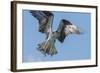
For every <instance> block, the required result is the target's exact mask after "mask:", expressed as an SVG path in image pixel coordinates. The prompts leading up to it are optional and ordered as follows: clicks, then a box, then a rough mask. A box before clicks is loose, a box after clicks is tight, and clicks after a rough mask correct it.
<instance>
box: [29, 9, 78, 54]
mask: <svg viewBox="0 0 100 73" xmlns="http://www.w3.org/2000/svg"><path fill="white" fill-rule="evenodd" d="M30 13H31V15H32V16H33V17H35V18H36V19H37V20H38V23H39V32H41V33H43V34H45V35H46V39H45V41H43V42H42V43H40V44H38V48H37V49H38V50H39V51H40V52H41V53H43V54H44V55H51V56H52V55H55V54H57V53H58V52H57V49H56V47H55V42H56V39H58V40H59V42H61V43H63V42H64V39H65V38H66V36H68V35H69V34H80V31H79V29H78V27H77V26H75V25H73V24H72V23H71V22H70V21H69V20H66V19H62V20H61V21H60V24H59V27H58V29H57V30H56V31H53V30H52V24H53V19H54V15H53V13H52V12H50V11H34V10H30Z"/></svg>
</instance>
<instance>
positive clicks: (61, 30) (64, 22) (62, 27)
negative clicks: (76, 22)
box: [56, 19, 72, 43]
mask: <svg viewBox="0 0 100 73" xmlns="http://www.w3.org/2000/svg"><path fill="white" fill-rule="evenodd" d="M67 25H72V23H71V22H69V21H68V20H65V19H62V20H61V21H60V24H59V27H58V29H57V31H56V32H57V39H58V40H59V41H60V42H61V43H63V42H64V39H65V37H66V36H67V35H66V33H65V28H66V26H67Z"/></svg>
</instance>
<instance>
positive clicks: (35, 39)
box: [22, 10, 91, 62]
mask: <svg viewBox="0 0 100 73" xmlns="http://www.w3.org/2000/svg"><path fill="white" fill-rule="evenodd" d="M52 13H53V14H54V20H53V30H56V29H57V28H58V25H59V22H60V20H61V19H66V20H69V21H71V22H72V23H73V24H74V25H76V26H78V27H79V29H80V31H81V32H82V34H81V35H75V34H73V35H69V36H68V37H66V39H65V41H64V43H60V42H59V41H58V40H57V41H56V44H55V45H56V49H57V51H58V54H56V55H54V56H48V55H47V56H44V55H43V54H42V53H41V52H39V51H38V50H37V49H36V48H37V44H38V43H41V42H43V41H44V40H45V35H44V34H42V33H40V32H38V21H37V19H35V18H34V17H33V16H32V15H31V13H29V10H23V12H22V14H23V16H22V17H23V18H22V19H23V28H22V30H23V37H22V38H23V40H22V41H23V51H22V57H23V59H22V60H23V62H42V61H64V60H83V59H90V58H91V55H90V54H91V52H90V51H91V45H90V42H91V41H90V34H91V32H90V30H91V29H90V27H91V23H90V22H91V21H90V19H91V14H90V13H82V12H81V13H79V12H52Z"/></svg>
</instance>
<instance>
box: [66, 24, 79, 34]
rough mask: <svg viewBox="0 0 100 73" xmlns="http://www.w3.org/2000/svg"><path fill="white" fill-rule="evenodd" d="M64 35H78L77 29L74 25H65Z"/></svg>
mask: <svg viewBox="0 0 100 73" xmlns="http://www.w3.org/2000/svg"><path fill="white" fill-rule="evenodd" d="M65 34H66V35H68V34H80V31H79V28H78V27H77V26H75V25H66V26H65Z"/></svg>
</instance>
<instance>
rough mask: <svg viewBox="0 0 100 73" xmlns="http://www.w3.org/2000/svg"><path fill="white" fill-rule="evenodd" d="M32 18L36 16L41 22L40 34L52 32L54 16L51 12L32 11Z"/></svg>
mask: <svg viewBox="0 0 100 73" xmlns="http://www.w3.org/2000/svg"><path fill="white" fill-rule="evenodd" d="M30 13H31V14H32V16H34V17H35V18H36V19H37V20H38V22H39V32H42V33H46V34H47V32H50V31H49V30H50V29H51V28H52V22H53V14H52V13H51V12H49V11H36V10H30Z"/></svg>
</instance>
